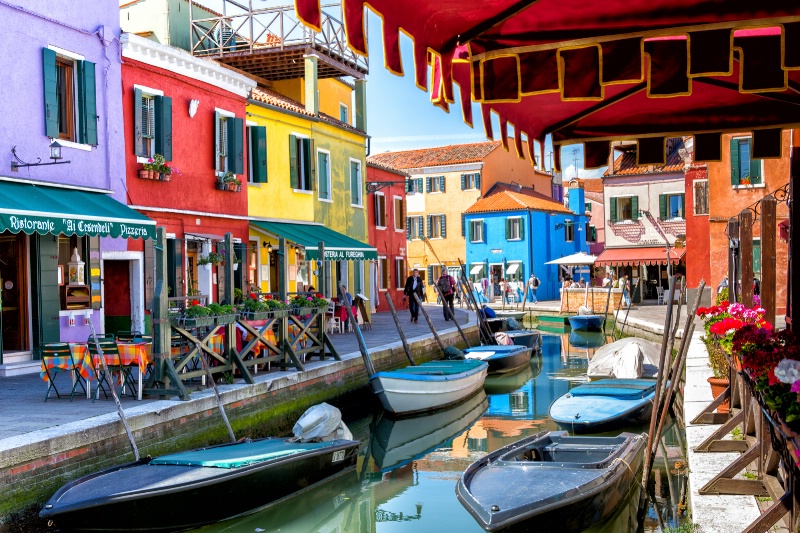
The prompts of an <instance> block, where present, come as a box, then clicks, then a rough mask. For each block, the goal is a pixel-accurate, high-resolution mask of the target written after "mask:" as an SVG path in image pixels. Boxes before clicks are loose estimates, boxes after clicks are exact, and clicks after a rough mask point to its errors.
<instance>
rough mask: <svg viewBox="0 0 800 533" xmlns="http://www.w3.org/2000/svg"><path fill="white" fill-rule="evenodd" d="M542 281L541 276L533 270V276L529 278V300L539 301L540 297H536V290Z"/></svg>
mask: <svg viewBox="0 0 800 533" xmlns="http://www.w3.org/2000/svg"><path fill="white" fill-rule="evenodd" d="M541 283H542V282H541V281H539V278H537V277H536V275H534V273H533V272H531V277H530V278H528V298H527V299H528V301H529V302H532V303H539V299H538V298H536V291H537V290H538V289H539V285H540V284H541Z"/></svg>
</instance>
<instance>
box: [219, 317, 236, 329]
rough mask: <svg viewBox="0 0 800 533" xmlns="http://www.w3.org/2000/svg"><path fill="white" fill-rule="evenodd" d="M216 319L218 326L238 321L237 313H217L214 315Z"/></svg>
mask: <svg viewBox="0 0 800 533" xmlns="http://www.w3.org/2000/svg"><path fill="white" fill-rule="evenodd" d="M214 319H215V323H216V324H217V325H218V326H222V325H225V324H233V323H234V322H236V315H217V316H215V317H214Z"/></svg>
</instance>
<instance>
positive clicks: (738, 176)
mask: <svg viewBox="0 0 800 533" xmlns="http://www.w3.org/2000/svg"><path fill="white" fill-rule="evenodd" d="M750 141H751V138H750V137H744V138H736V139H731V185H733V186H734V187H738V186H739V185H758V184H760V183H761V176H762V173H761V160H760V159H751V158H750V154H751V153H752V150H751V144H750Z"/></svg>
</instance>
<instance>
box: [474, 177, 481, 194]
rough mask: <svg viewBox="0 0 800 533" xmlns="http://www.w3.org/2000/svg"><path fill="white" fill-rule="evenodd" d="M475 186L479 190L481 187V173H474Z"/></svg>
mask: <svg viewBox="0 0 800 533" xmlns="http://www.w3.org/2000/svg"><path fill="white" fill-rule="evenodd" d="M475 188H476V189H478V190H480V188H481V175H480V173H478V174H475Z"/></svg>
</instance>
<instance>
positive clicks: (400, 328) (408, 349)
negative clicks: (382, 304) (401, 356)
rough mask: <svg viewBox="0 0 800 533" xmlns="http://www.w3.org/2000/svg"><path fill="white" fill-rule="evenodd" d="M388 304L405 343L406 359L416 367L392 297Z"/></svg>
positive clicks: (401, 338)
mask: <svg viewBox="0 0 800 533" xmlns="http://www.w3.org/2000/svg"><path fill="white" fill-rule="evenodd" d="M386 303H387V304H388V305H389V311H391V312H392V318H393V319H394V325H395V326H396V327H397V333H399V334H400V340H401V341H402V342H403V350H404V351H405V352H406V357H408V360H409V361H410V362H411V364H412V365H416V364H417V363H416V362H415V361H414V357H413V356H412V355H411V348H409V347H408V341H407V340H406V334H405V333H404V332H403V328H402V327H400V319H399V318H397V311H396V310H395V308H394V302H392V298H391V297H390V296H387V297H386Z"/></svg>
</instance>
